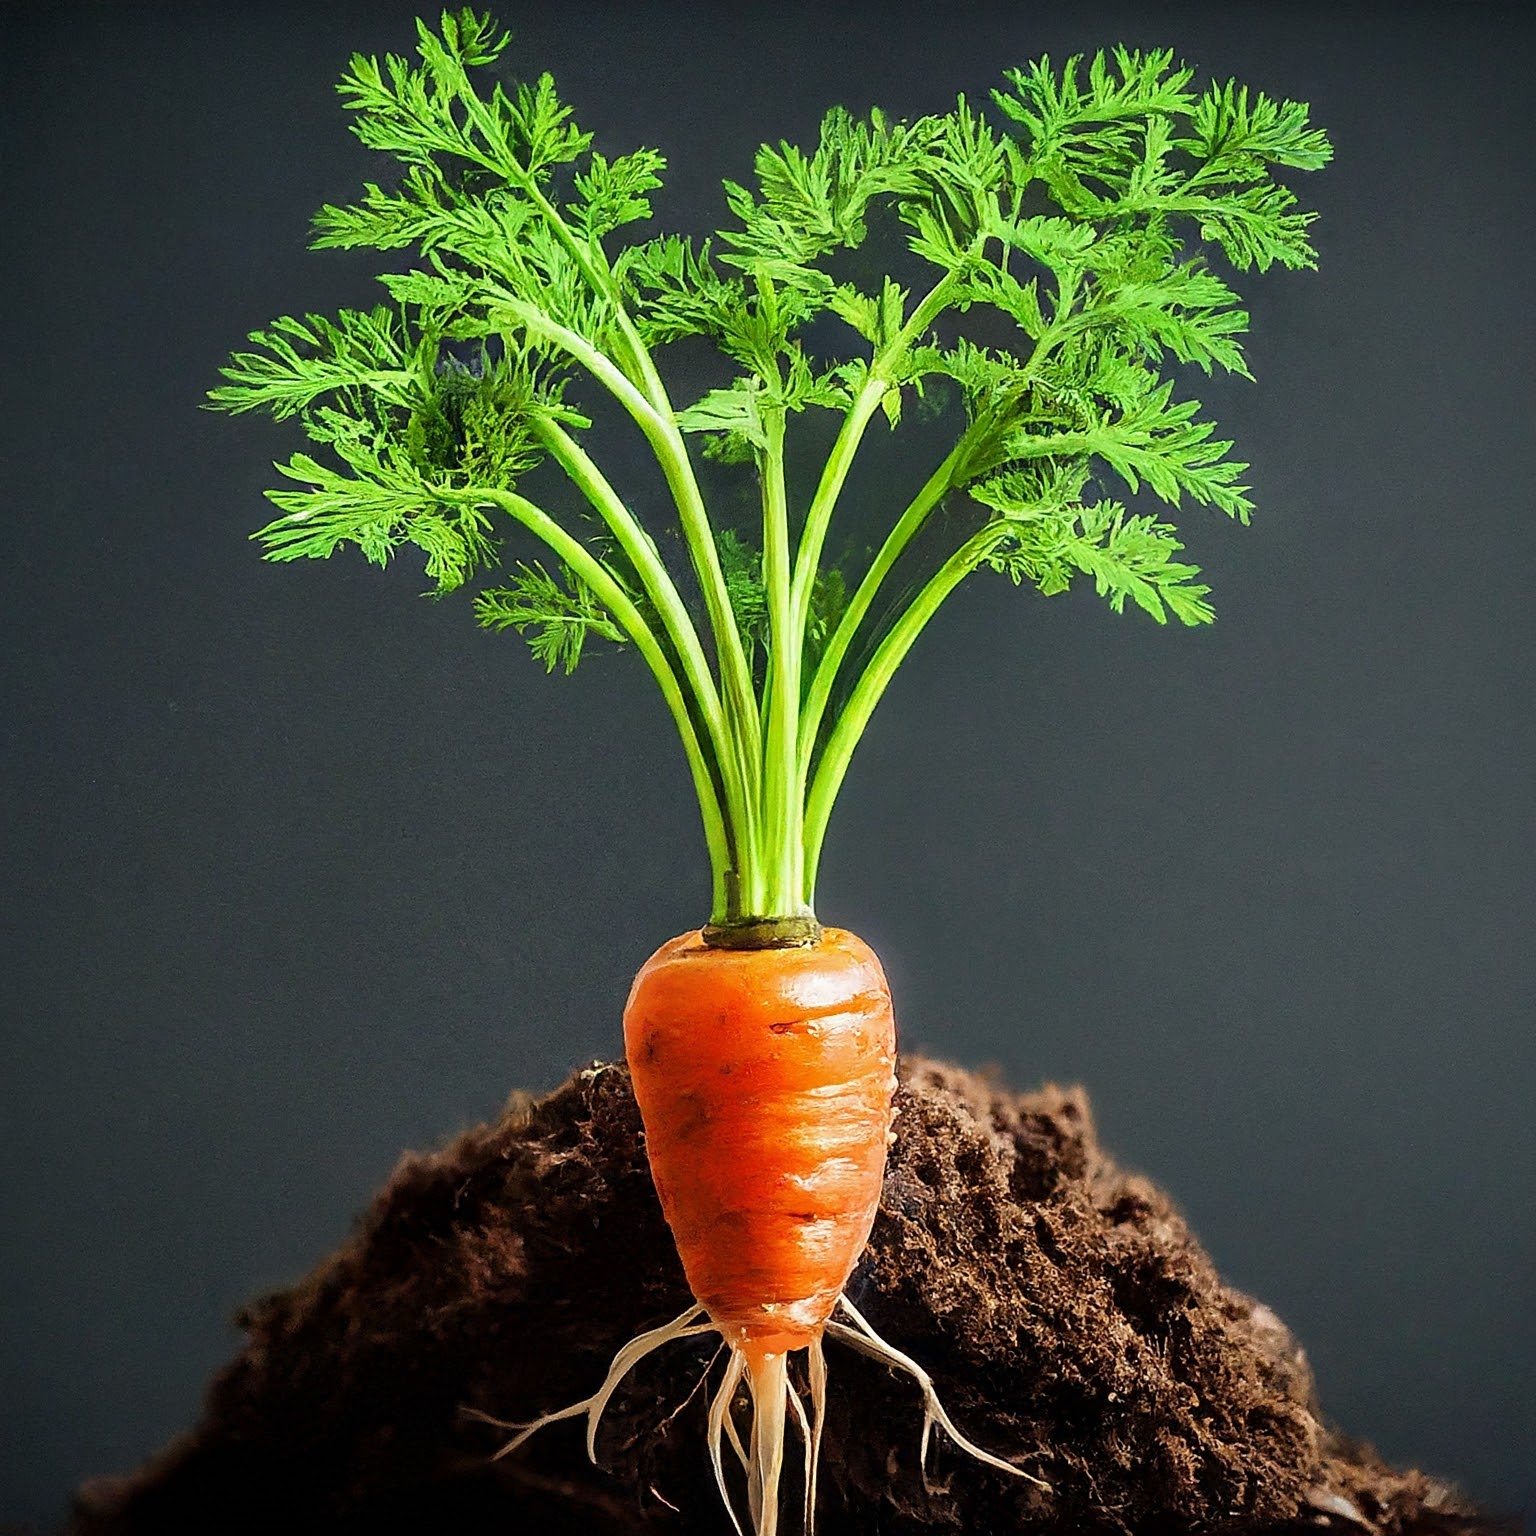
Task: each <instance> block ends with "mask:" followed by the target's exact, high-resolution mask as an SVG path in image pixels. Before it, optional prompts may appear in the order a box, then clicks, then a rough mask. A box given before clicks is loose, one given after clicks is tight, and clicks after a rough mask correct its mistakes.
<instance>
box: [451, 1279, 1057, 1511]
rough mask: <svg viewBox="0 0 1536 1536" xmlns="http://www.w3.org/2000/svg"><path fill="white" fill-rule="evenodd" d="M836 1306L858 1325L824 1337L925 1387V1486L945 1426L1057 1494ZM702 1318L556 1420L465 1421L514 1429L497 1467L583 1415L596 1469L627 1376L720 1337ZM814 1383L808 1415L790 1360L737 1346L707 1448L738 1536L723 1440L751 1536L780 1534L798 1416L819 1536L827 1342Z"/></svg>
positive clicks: (816, 1361) (810, 1368) (644, 1341)
mask: <svg viewBox="0 0 1536 1536" xmlns="http://www.w3.org/2000/svg"><path fill="white" fill-rule="evenodd" d="M837 1306H838V1307H840V1308H841V1309H842V1311H843V1314H844V1315H845V1316H846V1317H847V1318H848V1319H849V1323H851V1324H852V1326H851V1327H850V1326H849V1323H840V1322H835V1321H829V1322H828V1323H827V1324H826V1332H827V1333H828V1334H829V1335H830V1336H831V1337H832V1338H835V1339H838V1340H839V1341H841V1342H842V1343H844V1344H847V1345H848V1346H849V1347H850V1348H851V1349H856V1350H858V1352H859V1353H860V1354H863V1355H868V1356H869V1357H870V1358H871V1359H874V1360H878V1361H880V1362H881V1363H882V1364H883V1365H887V1366H890V1367H891V1368H892V1369H893V1370H898V1371H902V1372H904V1373H905V1374H906V1375H908V1376H910V1377H912V1378H913V1380H914V1381H916V1382H917V1384H918V1387H919V1388H920V1389H921V1391H922V1394H923V1433H922V1439H921V1441H920V1442H919V1449H918V1461H919V1464H920V1466H921V1468H922V1474H923V1484H924V1486H925V1487H928V1486H929V1484H928V1450H929V1446H930V1445H931V1443H932V1439H933V1430H934V1426H935V1425H937V1426H938V1427H939V1428H940V1429H942V1430H943V1431H944V1433H945V1434H946V1435H948V1436H949V1438H950V1439H951V1440H953V1441H954V1443H955V1444H956V1445H957V1446H958V1447H959V1448H960V1449H961V1450H962V1451H964V1452H965V1453H966V1454H967V1455H969V1456H973V1457H974V1458H975V1459H976V1460H977V1461H980V1462H983V1463H985V1464H986V1465H987V1466H989V1467H996V1468H997V1469H998V1470H999V1471H1000V1472H1008V1473H1010V1474H1012V1475H1013V1476H1014V1477H1022V1478H1024V1479H1025V1480H1026V1481H1027V1482H1030V1483H1033V1484H1034V1485H1035V1486H1036V1487H1037V1488H1043V1489H1045V1490H1046V1491H1047V1492H1048V1491H1049V1489H1050V1485H1049V1484H1048V1483H1046V1482H1043V1481H1042V1480H1041V1479H1040V1478H1038V1477H1036V1476H1034V1474H1033V1473H1030V1472H1026V1471H1025V1470H1024V1469H1023V1468H1022V1467H1016V1466H1014V1464H1013V1463H1012V1462H1009V1461H1003V1460H1001V1459H1000V1458H999V1457H997V1456H993V1455H992V1454H990V1453H989V1452H987V1451H984V1450H982V1448H981V1447H980V1446H979V1445H977V1444H975V1443H974V1442H973V1441H971V1440H968V1439H966V1437H965V1436H964V1435H962V1434H961V1433H960V1431H959V1430H958V1429H956V1428H955V1425H954V1421H953V1420H952V1419H951V1418H950V1416H949V1415H948V1414H947V1413H946V1412H945V1411H944V1405H943V1404H942V1403H941V1402H940V1401H939V1396H938V1393H937V1391H936V1390H935V1388H934V1385H933V1378H932V1377H931V1376H929V1374H928V1373H927V1372H926V1371H925V1370H924V1369H923V1368H922V1366H920V1365H919V1364H918V1363H917V1362H916V1361H915V1360H913V1359H912V1358H911V1357H910V1356H908V1355H904V1354H903V1353H902V1352H901V1351H900V1350H899V1349H897V1348H895V1347H894V1346H893V1345H891V1344H887V1343H886V1342H885V1340H884V1339H882V1338H881V1337H880V1335H879V1334H878V1333H876V1332H875V1330H874V1329H873V1328H871V1327H870V1325H869V1323H868V1322H867V1321H865V1319H864V1316H863V1314H862V1313H860V1311H859V1310H858V1308H857V1307H855V1306H854V1304H853V1303H852V1302H851V1301H849V1300H848V1298H847V1297H846V1296H843V1295H839V1296H838V1298H837ZM704 1312H705V1309H704V1308H703V1307H702V1306H692V1307H690V1308H689V1309H688V1310H687V1311H686V1312H684V1313H682V1315H681V1316H679V1317H675V1318H673V1320H672V1321H671V1322H670V1323H664V1324H663V1325H662V1326H661V1327H659V1328H652V1329H650V1330H648V1331H647V1332H645V1333H642V1334H639V1335H637V1336H636V1337H635V1338H633V1339H631V1340H630V1341H629V1343H627V1344H626V1345H625V1346H624V1347H623V1348H622V1349H621V1350H620V1351H619V1352H618V1353H617V1354H616V1355H615V1356H614V1357H613V1363H612V1364H611V1365H610V1366H609V1368H608V1375H607V1376H606V1377H605V1378H604V1380H603V1384H602V1386H600V1387H599V1388H598V1389H597V1391H596V1392H594V1393H593V1394H592V1396H591V1397H584V1398H582V1399H581V1401H580V1402H577V1403H572V1404H570V1406H569V1407H566V1408H560V1409H557V1410H556V1411H555V1412H553V1413H545V1414H541V1415H540V1416H539V1417H538V1418H536V1419H531V1420H529V1421H528V1422H526V1423H521V1424H518V1423H509V1422H508V1421H507V1420H505V1419H496V1418H492V1417H491V1415H490V1414H488V1413H483V1412H482V1411H481V1410H480V1409H478V1408H465V1409H464V1410H463V1412H464V1414H465V1415H466V1416H467V1417H469V1418H472V1419H477V1420H479V1422H481V1423H483V1424H490V1425H493V1426H495V1427H496V1428H497V1429H510V1430H513V1431H515V1433H514V1434H513V1436H512V1438H511V1439H510V1440H508V1441H507V1442H506V1444H505V1445H503V1446H502V1447H501V1448H500V1449H499V1450H497V1451H496V1452H494V1453H493V1455H492V1456H491V1460H492V1461H497V1460H499V1459H500V1458H501V1457H503V1456H506V1455H508V1454H509V1453H511V1452H512V1451H515V1450H516V1449H517V1448H518V1447H519V1446H520V1445H522V1444H523V1442H524V1441H525V1440H527V1439H528V1438H529V1436H530V1435H534V1434H536V1433H537V1432H538V1431H539V1430H541V1429H543V1428H544V1426H545V1425H546V1424H557V1423H559V1422H560V1421H561V1420H562V1419H575V1418H581V1417H585V1418H586V1421H587V1456H588V1458H589V1459H590V1460H591V1461H592V1462H593V1463H594V1465H595V1464H596V1462H597V1429H598V1424H599V1423H600V1421H601V1420H602V1417H603V1412H604V1410H605V1409H606V1408H607V1406H608V1403H609V1401H610V1400H611V1399H612V1397H613V1395H614V1393H615V1392H616V1391H617V1390H618V1389H619V1386H620V1384H621V1383H622V1382H623V1380H624V1378H625V1377H626V1376H628V1375H629V1373H630V1372H631V1371H632V1370H633V1369H634V1368H635V1367H636V1366H637V1365H638V1364H639V1363H640V1362H641V1361H642V1360H643V1359H644V1358H645V1357H646V1356H647V1355H648V1354H650V1353H651V1352H652V1351H653V1350H656V1349H660V1348H661V1346H662V1345H663V1344H670V1343H671V1342H672V1341H673V1340H674V1339H689V1338H694V1337H696V1336H697V1335H699V1334H703V1333H717V1332H719V1329H718V1328H717V1327H716V1325H715V1324H714V1323H713V1322H711V1321H708V1320H706V1321H704V1322H700V1321H699V1319H700V1317H702V1316H704ZM717 1353H718V1352H717ZM712 1367H713V1362H711V1366H710V1368H708V1369H706V1372H705V1375H706V1378H707V1376H708V1375H709V1369H712ZM806 1383H807V1386H808V1388H809V1396H810V1401H811V1406H810V1412H809V1413H807V1412H806V1407H805V1402H804V1399H803V1398H802V1397H801V1395H800V1392H799V1391H798V1390H797V1389H796V1387H795V1385H794V1383H793V1382H792V1381H791V1380H790V1375H789V1356H788V1355H787V1354H770V1355H764V1356H762V1357H760V1358H759V1359H758V1360H757V1361H756V1362H754V1361H752V1360H751V1359H749V1358H748V1356H747V1355H746V1354H744V1353H743V1352H742V1351H741V1350H740V1349H738V1348H736V1347H735V1346H731V1347H730V1355H729V1358H728V1359H727V1360H726V1364H725V1371H724V1374H723V1375H722V1376H721V1378H720V1385H719V1387H718V1388H716V1390H715V1393H714V1396H713V1397H712V1398H711V1399H710V1403H709V1414H708V1444H709V1460H710V1465H711V1466H712V1467H713V1468H714V1473H715V1484H716V1486H717V1487H718V1488H719V1490H720V1498H721V1500H722V1502H723V1503H724V1504H725V1509H726V1513H727V1514H728V1515H729V1516H730V1519H731V1525H732V1526H733V1527H734V1529H735V1531H736V1536H746V1532H745V1530H744V1528H743V1526H742V1524H741V1520H740V1518H739V1517H738V1515H737V1513H736V1506H735V1504H734V1502H733V1501H732V1497H731V1490H730V1486H729V1483H728V1481H727V1478H726V1474H725V1457H724V1448H725V1443H726V1442H727V1441H729V1442H730V1446H731V1449H732V1451H734V1452H735V1454H736V1459H737V1461H739V1462H740V1463H741V1466H742V1470H743V1471H744V1472H745V1473H746V1475H747V1507H748V1510H749V1513H750V1518H751V1525H752V1536H778V1532H779V1480H780V1477H781V1475H782V1473H783V1470H784V1426H785V1422H786V1418H787V1416H788V1415H791V1414H792V1415H793V1417H794V1420H795V1427H796V1428H797V1429H798V1430H799V1431H800V1438H801V1441H802V1442H803V1443H804V1446H805V1513H804V1527H803V1529H804V1532H805V1536H815V1522H816V1482H817V1477H818V1474H819V1472H820V1469H821V1436H822V1429H823V1427H824V1426H825V1423H826V1416H827V1361H826V1355H825V1354H824V1352H823V1350H822V1342H821V1337H820V1335H818V1336H817V1337H815V1338H814V1339H812V1340H811V1342H810V1345H809V1347H808V1348H807V1351H806ZM743 1384H745V1386H746V1388H747V1392H748V1395H749V1397H750V1400H751V1405H752V1423H751V1430H750V1442H751V1444H750V1449H749V1448H748V1445H747V1444H746V1443H744V1442H743V1440H742V1437H741V1431H740V1430H739V1429H738V1427H737V1425H736V1420H735V1413H734V1408H735V1403H736V1396H737V1394H738V1392H739V1391H740V1390H741V1388H742V1386H743ZM694 1390H695V1391H697V1390H698V1389H697V1388H695V1389H694Z"/></svg>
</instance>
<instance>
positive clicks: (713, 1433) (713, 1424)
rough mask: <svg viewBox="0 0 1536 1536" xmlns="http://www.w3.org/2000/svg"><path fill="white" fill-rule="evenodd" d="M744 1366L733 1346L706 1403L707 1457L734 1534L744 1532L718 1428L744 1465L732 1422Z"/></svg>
mask: <svg viewBox="0 0 1536 1536" xmlns="http://www.w3.org/2000/svg"><path fill="white" fill-rule="evenodd" d="M746 1368H747V1362H746V1358H745V1357H744V1356H743V1355H742V1353H741V1351H740V1350H737V1349H733V1350H732V1351H731V1358H730V1359H729V1360H728V1361H727V1362H726V1366H725V1375H724V1377H723V1378H722V1379H721V1382H720V1390H719V1391H718V1392H716V1393H715V1395H714V1397H713V1398H711V1399H710V1404H709V1459H710V1463H711V1465H712V1466H713V1467H714V1469H715V1486H716V1487H717V1488H719V1490H720V1498H721V1501H722V1502H723V1503H724V1505H725V1512H726V1514H728V1515H729V1516H730V1517H731V1524H732V1525H733V1526H734V1527H735V1528H736V1536H743V1532H742V1529H741V1521H739V1520H738V1519H737V1518H736V1507H735V1505H733V1504H732V1503H731V1491H730V1489H729V1488H727V1487H726V1486H725V1466H724V1464H723V1461H722V1457H721V1446H720V1436H721V1431H722V1430H726V1431H727V1432H728V1433H729V1434H730V1437H731V1444H732V1445H733V1446H734V1447H735V1448H736V1454H737V1455H738V1456H739V1457H740V1458H741V1463H742V1465H743V1466H745V1465H746V1462H747V1457H746V1452H745V1451H743V1450H742V1448H741V1440H740V1437H739V1436H738V1435H737V1433H736V1426H735V1425H734V1424H732V1423H731V1400H732V1399H733V1398H734V1397H735V1396H736V1388H737V1387H738V1386H740V1385H741V1376H742V1372H743V1371H745V1370H746Z"/></svg>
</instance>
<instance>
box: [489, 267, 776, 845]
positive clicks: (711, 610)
mask: <svg viewBox="0 0 1536 1536" xmlns="http://www.w3.org/2000/svg"><path fill="white" fill-rule="evenodd" d="M497 299H498V302H499V304H500V306H501V307H502V308H503V309H504V310H505V311H506V312H507V314H508V315H509V316H510V317H511V318H512V319H514V320H515V321H516V322H517V323H518V324H519V325H521V326H523V327H524V329H526V330H527V331H528V332H529V333H530V334H532V335H534V336H538V337H540V338H542V339H543V340H545V341H546V342H549V343H551V344H553V345H554V346H557V347H558V348H559V349H560V350H561V351H562V352H564V353H565V354H566V355H567V356H568V357H570V358H571V359H573V360H574V361H575V362H578V363H580V364H581V365H582V367H584V368H585V369H586V370H587V371H588V372H589V373H590V374H591V375H592V376H593V378H595V379H596V380H597V381H598V382H599V383H600V384H602V385H603V387H604V388H605V389H607V390H608V392H609V393H610V394H612V395H613V397H614V398H615V399H616V400H617V401H618V402H619V404H620V405H622V406H623V407H624V409H625V410H626V411H628V412H629V414H630V416H631V417H632V418H633V420H634V422H635V424H636V425H637V426H638V427H639V428H640V430H641V431H642V432H643V433H644V434H645V438H646V441H647V442H648V443H649V444H650V445H651V452H652V453H653V454H654V455H655V457H656V462H657V463H658V464H659V465H660V467H661V472H662V474H663V476H664V477H665V479H666V482H667V489H668V490H669V491H670V492H671V493H672V500H673V503H674V505H675V506H676V507H677V512H678V520H679V522H680V523H681V525H682V530H683V541H684V543H686V544H687V546H688V553H689V555H690V557H691V558H692V561H693V568H694V572H695V574H696V575H697V577H698V580H699V587H700V589H701V591H702V592H703V596H704V608H705V612H706V613H707V614H708V615H709V622H710V629H711V631H712V632H713V634H714V639H715V651H716V655H717V658H718V661H719V666H720V679H721V686H722V692H723V695H724V705H725V712H726V726H727V730H728V732H729V734H730V735H731V738H732V741H733V743H734V747H735V750H734V753H733V754H732V755H733V757H734V761H735V763H736V768H737V771H739V773H740V775H741V780H742V784H743V786H744V802H745V803H744V807H743V814H744V815H745V816H746V817H747V818H749V819H750V818H751V817H752V816H753V815H754V814H755V808H756V805H757V803H758V794H759V788H760V778H761V756H762V722H761V720H760V718H759V716H758V708H757V694H756V692H755V690H754V689H753V686H752V669H751V667H750V665H749V664H748V662H747V654H746V649H745V647H744V646H743V645H742V640H741V632H740V630H739V629H738V628H737V627H736V616H735V614H734V612H733V611H732V609H731V599H730V593H729V591H728V590H727V588H726V584H725V572H724V571H723V570H722V569H721V566H720V551H719V550H718V548H717V547H716V545H715V535H714V530H713V529H712V528H711V527H710V523H709V514H708V513H707V512H706V511H705V508H704V498H703V496H702V494H701V493H700V491H699V485H698V481H697V480H696V479H695V478H694V473H693V465H692V463H691V462H690V460H689V458H688V448H687V445H686V444H685V443H684V441H683V434H682V432H681V431H680V430H679V429H678V426H677V422H676V419H675V417H673V416H671V415H667V416H663V415H662V413H661V411H659V410H658V409H657V407H656V406H655V405H653V404H652V402H651V401H650V400H649V399H647V398H646V396H645V395H644V394H643V393H642V392H641V391H640V390H639V389H638V388H637V387H636V385H635V384H634V383H633V381H632V380H631V379H630V378H629V376H628V375H627V374H626V373H625V372H624V371H623V370H622V369H621V368H619V367H618V365H617V364H615V363H614V362H613V360H612V359H611V358H609V357H607V356H606V355H605V354H604V353H602V352H600V351H599V350H598V349H597V348H596V347H595V346H593V345H592V343H591V342H589V341H588V340H587V339H586V338H585V337H584V336H581V335H579V334H578V333H577V332H575V331H573V330H571V329H570V328H569V327H567V326H563V325H561V324H559V323H558V322H557V321H554V320H551V319H550V318H549V316H548V315H546V314H544V313H543V311H542V310H539V309H537V308H536V307H535V306H533V305H532V304H529V303H527V302H525V301H524V300H522V299H519V298H517V297H516V295H514V294H511V293H508V292H507V291H506V290H501V291H500V292H499V293H498V294H497ZM753 835H755V834H753Z"/></svg>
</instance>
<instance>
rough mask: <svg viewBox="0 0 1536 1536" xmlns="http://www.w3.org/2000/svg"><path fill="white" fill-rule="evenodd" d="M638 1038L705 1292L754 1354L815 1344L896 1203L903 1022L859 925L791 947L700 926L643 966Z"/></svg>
mask: <svg viewBox="0 0 1536 1536" xmlns="http://www.w3.org/2000/svg"><path fill="white" fill-rule="evenodd" d="M624 1046H625V1053H626V1055H627V1057H628V1060H629V1070H630V1075H631V1078H632V1080H633V1082H634V1088H635V1098H636V1100H637V1101H638V1103H639V1105H640V1114H641V1119H642V1121H643V1123H644V1125H645V1134H646V1150H647V1154H648V1156H649V1159H650V1164H651V1173H652V1176H653V1177H654V1179H655V1182H656V1191H657V1194H658V1195H659V1196H660V1198H661V1207H662V1210H663V1212H664V1213H665V1215H666V1218H667V1222H668V1224H669V1225H670V1226H671V1228H672V1235H673V1238H674V1240H675V1241H676V1243H677V1251H678V1254H679V1256H680V1257H681V1259H682V1261H683V1269H684V1271H685V1273H686V1274H687V1276H688V1283H689V1285H690V1286H691V1288H692V1290H693V1294H694V1295H695V1296H696V1297H697V1298H698V1300H699V1301H700V1302H701V1303H702V1304H703V1306H704V1307H705V1308H706V1309H707V1310H708V1312H709V1315H710V1317H711V1319H712V1320H713V1321H714V1323H715V1325H716V1326H717V1327H718V1328H719V1329H720V1332H721V1334H722V1335H723V1336H724V1338H725V1339H726V1341H727V1342H728V1343H729V1344H731V1345H732V1346H734V1347H735V1348H737V1349H740V1350H741V1351H742V1352H743V1353H744V1354H745V1355H746V1356H747V1358H748V1360H749V1361H760V1360H761V1358H762V1357H763V1356H764V1355H768V1354H783V1353H785V1352H786V1351H789V1350H793V1349H801V1348H804V1347H806V1346H807V1345H809V1344H810V1342H811V1340H812V1339H813V1338H814V1337H815V1336H816V1335H817V1334H818V1333H819V1332H820V1330H821V1327H822V1325H823V1324H824V1323H825V1322H826V1320H827V1318H828V1317H829V1316H830V1315H831V1313H832V1309H833V1307H834V1306H835V1305H836V1303H837V1298H838V1296H839V1294H840V1293H841V1291H842V1289H843V1286H844V1285H845V1283H846V1282H847V1279H848V1276H849V1274H850V1273H851V1272H852V1270H853V1266H854V1264H855V1263H856V1262H857V1261H858V1257H859V1254H860V1253H861V1252H862V1251H863V1248H864V1244H865V1243H866V1241H867V1240H868V1238H869V1231H870V1227H871V1226H872V1224H873V1222H874V1219H875V1209H876V1207H877V1205H878V1204H879V1201H880V1184H881V1180H882V1177H883V1175H884V1172H885V1157H886V1147H887V1144H888V1140H889V1137H890V1134H891V1115H892V1110H891V1101H892V1095H893V1094H894V1092H895V1089H896V1074H895V1062H896V1026H895V1018H894V1014H893V1012H892V1007H891V993H890V988H889V986H888V985H887V983H886V979H885V972H884V971H883V970H882V969H881V966H880V962H879V960H878V959H876V958H875V954H874V951H873V950H872V949H870V947H869V946H868V945H867V944H865V943H864V942H863V940H861V939H859V938H857V937H855V935H853V934H851V933H847V932H844V931H842V930H840V929H826V930H824V932H823V937H822V939H821V942H819V943H817V944H812V945H805V946H797V947H791V948H774V949H728V948H712V947H710V946H709V945H707V944H706V943H705V942H704V941H703V937H702V935H701V934H700V933H699V932H698V931H694V932H691V933H685V934H683V935H681V936H680V937H678V938H675V939H673V940H671V941H670V942H669V943H667V944H664V945H662V947H661V948H660V949H658V950H657V951H656V953H655V954H654V955H652V956H651V958H650V959H649V960H648V961H646V963H645V964H644V965H643V966H642V967H641V969H640V972H639V974H638V975H637V976H636V977H635V982H634V986H633V988H632V990H631V992H630V995H629V1003H628V1005H627V1007H626V1008H625V1011H624Z"/></svg>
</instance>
